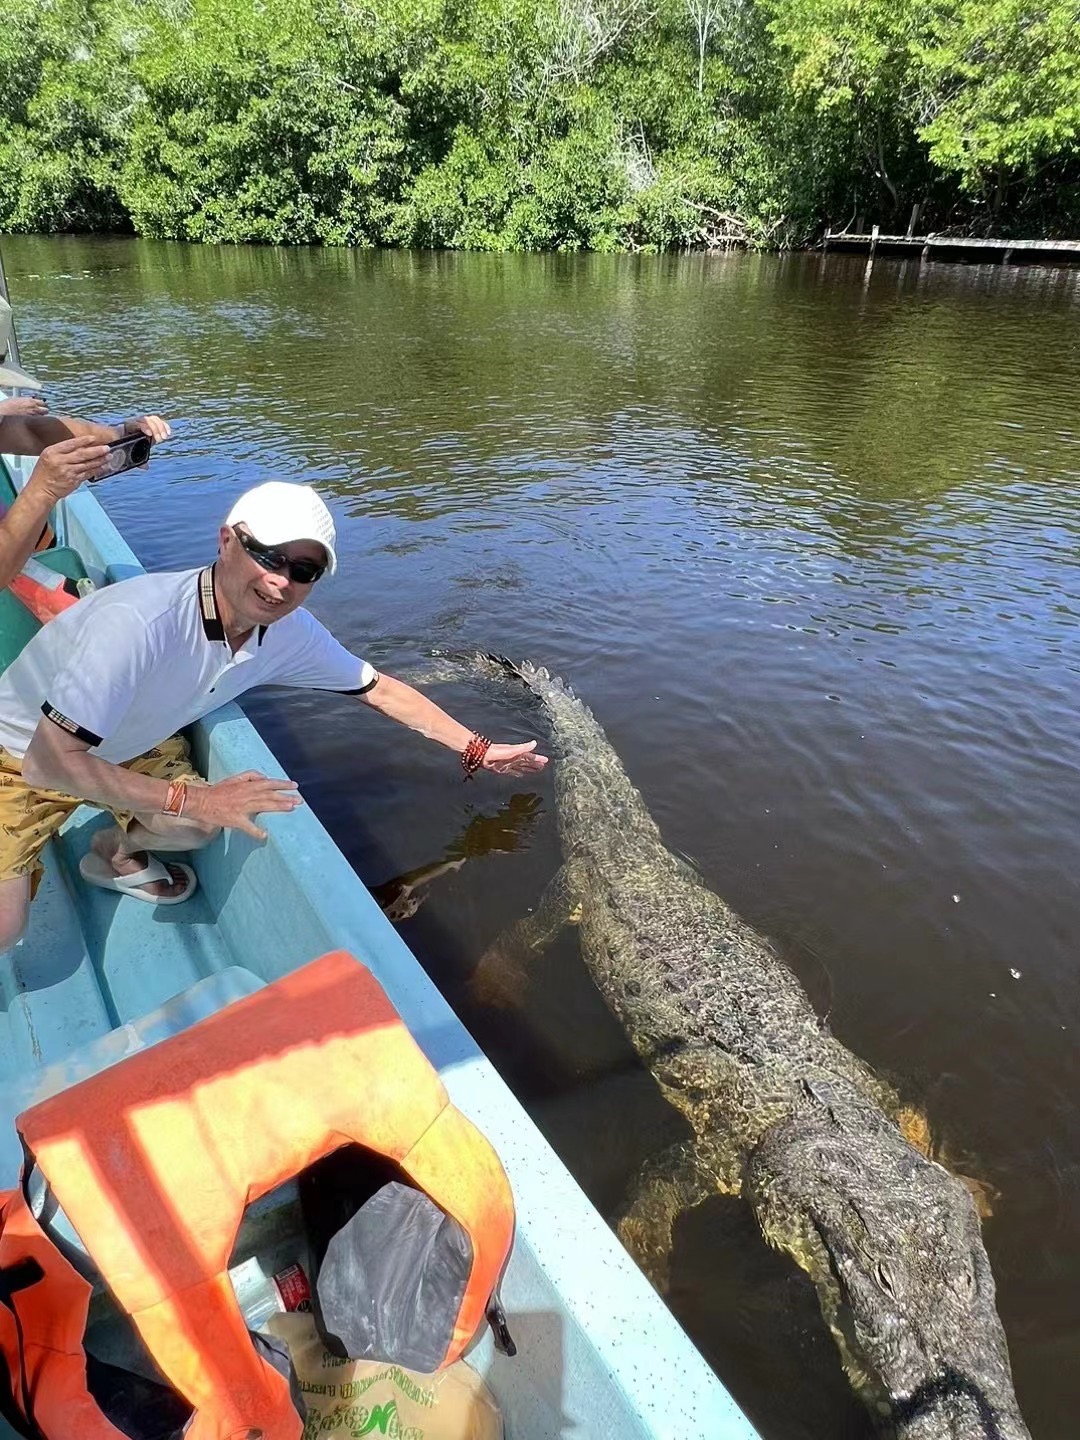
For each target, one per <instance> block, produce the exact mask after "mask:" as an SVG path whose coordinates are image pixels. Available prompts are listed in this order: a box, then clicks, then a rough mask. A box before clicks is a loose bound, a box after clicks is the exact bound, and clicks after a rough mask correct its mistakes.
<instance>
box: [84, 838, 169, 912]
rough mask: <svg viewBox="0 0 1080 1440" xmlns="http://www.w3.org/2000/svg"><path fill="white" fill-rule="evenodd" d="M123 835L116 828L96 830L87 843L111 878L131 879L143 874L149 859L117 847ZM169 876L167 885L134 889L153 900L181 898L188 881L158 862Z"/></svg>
mask: <svg viewBox="0 0 1080 1440" xmlns="http://www.w3.org/2000/svg"><path fill="white" fill-rule="evenodd" d="M122 833H123V832H122V831H121V830H120V829H119V828H118V827H112V828H110V829H108V830H99V831H98V832H97V834H96V835H94V836H93V838H92V839H91V841H90V848H91V849H92V850H93V851H94V853H95V854H96V855H100V856H101V858H102V859H103V860H107V861H108V863H109V865H110V867H111V869H112V872H113V874H114V875H135V874H137V873H138V872H139V871H140V870H145V869H146V866H147V862H148V860H149V858H150V857H149V856H148V854H147V852H146V851H145V850H136V851H134V852H132V853H129V852H128V851H126V850H124V849H123V847H122V846H121V845H119V844H118V843H117V837H118V836H119V835H121V834H122ZM161 863H162V864H163V865H164V866H165V868H166V870H168V872H169V875H170V876H171V880H170V881H165V880H151V881H150V883H149V884H147V885H140V886H139V887H138V888H139V889H140V890H141V891H142V892H143V894H145V895H149V896H151V897H152V898H153V899H155V900H172V899H175V898H176V896H178V895H182V894H183V893H184V891H185V890H186V889H187V886H188V877H187V874H186V872H185V871H184V869H183V867H182V866H180V865H170V864H169V862H168V861H167V860H163V861H162V862H161Z"/></svg>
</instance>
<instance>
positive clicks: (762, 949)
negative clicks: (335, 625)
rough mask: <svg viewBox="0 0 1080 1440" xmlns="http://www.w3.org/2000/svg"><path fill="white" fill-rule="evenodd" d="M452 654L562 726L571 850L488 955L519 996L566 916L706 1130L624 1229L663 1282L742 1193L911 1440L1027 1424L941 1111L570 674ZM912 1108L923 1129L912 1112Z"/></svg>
mask: <svg viewBox="0 0 1080 1440" xmlns="http://www.w3.org/2000/svg"><path fill="white" fill-rule="evenodd" d="M443 660H444V662H446V661H449V662H450V663H449V666H447V667H446V668H448V669H456V672H457V674H458V675H459V677H460V673H461V667H462V666H463V665H467V666H468V667H470V668H471V670H472V672H473V673H474V674H479V675H481V676H485V677H487V678H498V679H499V680H500V681H503V682H515V683H516V682H521V683H523V684H524V685H525V686H526V687H527V688H528V690H529V691H531V692H532V694H533V696H535V697H536V698H537V699H538V700H539V701H540V702H541V704H542V706H543V709H544V711H545V713H546V719H547V722H548V725H549V726H550V729H551V731H552V745H553V753H554V756H555V759H556V761H557V763H556V765H555V766H554V767H553V769H554V777H555V792H556V795H555V801H556V812H557V816H558V824H559V833H560V840H561V845H562V854H563V863H562V865H561V867H560V869H559V871H558V873H557V874H556V876H555V877H554V879H553V880H552V881H551V883H550V884H549V885H548V887H547V889H546V891H545V893H544V895H543V898H542V899H541V901H540V902H539V904H538V905H537V907H536V909H535V910H534V912H533V913H531V914H530V915H528V916H526V917H524V918H523V919H522V920H520V921H519V922H517V923H516V924H515V925H513V926H512V927H511V928H510V930H509V931H508V932H506V933H505V934H504V935H503V936H501V937H500V939H499V940H497V941H496V942H495V943H494V944H493V945H492V946H491V947H490V948H489V950H488V951H487V952H486V953H485V955H484V956H483V957H482V959H481V961H480V962H479V964H478V967H477V973H476V983H477V986H478V991H479V993H480V994H481V995H485V994H486V995H487V997H488V998H489V999H490V998H493V997H496V996H497V995H498V994H499V993H500V992H507V991H508V990H509V991H510V992H512V991H513V989H514V986H515V984H516V979H520V978H521V976H520V975H516V972H519V971H521V972H523V970H524V966H525V965H526V964H527V961H528V959H529V957H530V956H534V955H535V954H536V953H537V952H538V951H539V950H541V949H542V948H543V946H544V945H546V944H547V943H548V942H549V941H550V940H551V939H553V938H554V936H555V935H556V934H557V933H558V932H559V931H560V930H561V929H562V927H563V926H564V925H566V924H567V923H568V922H574V923H576V924H578V925H579V926H580V938H581V952H582V957H583V960H584V962H585V964H586V965H587V967H588V970H589V972H590V974H591V976H592V979H593V982H594V983H595V984H596V986H597V987H598V989H599V991H600V993H601V994H602V996H603V997H604V999H605V1001H606V1002H607V1004H608V1006H609V1007H610V1008H611V1010H612V1011H613V1012H614V1014H615V1015H616V1017H617V1018H618V1019H619V1021H620V1022H621V1023H622V1026H623V1027H624V1028H625V1031H626V1033H627V1035H628V1037H629V1039H630V1042H631V1044H632V1045H633V1047H634V1049H635V1050H636V1051H637V1053H638V1055H639V1056H640V1057H641V1059H642V1061H643V1062H644V1064H645V1065H646V1066H647V1067H648V1069H649V1070H650V1071H651V1072H652V1075H653V1076H654V1077H655V1080H656V1082H657V1083H658V1085H659V1086H660V1088H661V1091H662V1092H663V1094H664V1095H665V1097H666V1098H667V1100H668V1101H669V1102H670V1103H671V1105H673V1106H674V1107H675V1108H676V1110H678V1111H680V1112H681V1113H682V1115H683V1116H684V1117H685V1119H686V1121H687V1122H689V1126H688V1128H689V1132H690V1137H691V1138H690V1139H689V1140H687V1141H685V1142H682V1143H680V1144H678V1145H676V1146H675V1147H673V1148H671V1149H670V1150H667V1151H665V1152H664V1153H663V1154H660V1155H657V1156H656V1157H654V1158H653V1159H652V1160H650V1161H649V1162H648V1163H647V1164H646V1166H645V1169H644V1171H643V1173H642V1174H641V1176H640V1179H639V1182H638V1184H637V1186H636V1188H635V1190H634V1192H633V1194H632V1195H631V1196H630V1197H629V1199H628V1201H627V1204H626V1207H625V1210H624V1212H623V1214H622V1218H621V1220H620V1222H619V1225H618V1230H619V1234H620V1236H621V1238H622V1239H623V1242H624V1244H626V1245H627V1247H628V1248H629V1249H630V1251H631V1253H632V1254H633V1255H634V1256H635V1258H636V1259H637V1261H638V1262H639V1264H640V1265H641V1266H642V1268H643V1269H644V1270H645V1272H646V1274H647V1275H648V1276H649V1278H650V1279H651V1280H652V1281H653V1283H654V1284H656V1285H657V1287H658V1288H660V1289H661V1290H662V1289H663V1288H664V1285H665V1282H666V1279H667V1272H668V1264H669V1256H670V1252H671V1247H672V1230H673V1225H674V1222H675V1219H676V1217H677V1216H678V1215H679V1214H680V1213H681V1212H682V1211H684V1210H686V1209H688V1208H690V1207H692V1206H694V1205H697V1204H699V1203H700V1202H702V1201H704V1200H705V1199H706V1198H708V1197H709V1196H711V1195H714V1194H716V1193H717V1192H720V1193H723V1194H729V1195H741V1196H742V1197H744V1199H745V1201H746V1202H748V1203H749V1205H750V1206H751V1208H752V1210H753V1213H754V1215H755V1216H756V1219H757V1221H758V1224H759V1225H760V1228H761V1231H762V1234H763V1236H764V1238H765V1239H766V1240H767V1241H768V1242H769V1243H770V1244H771V1245H773V1246H775V1247H777V1248H778V1249H779V1250H781V1251H785V1252H787V1253H788V1254H789V1255H790V1256H791V1257H792V1258H793V1259H794V1261H795V1262H796V1263H797V1264H798V1265H799V1266H801V1267H802V1269H803V1270H804V1271H805V1272H806V1273H807V1275H808V1276H809V1278H810V1280H811V1281H812V1283H813V1285H814V1287H815V1289H816V1291H817V1296H818V1301H819V1305H820V1309H821V1313H822V1316H823V1318H824V1321H825V1323H826V1324H827V1325H828V1327H829V1329H830V1330H831V1332H832V1334H833V1337H834V1339H835V1341H836V1343H837V1346H838V1348H839V1351H840V1357H841V1360H842V1363H843V1365H844V1367H845V1370H846V1371H847V1374H848V1376H849V1378H850V1380H851V1382H852V1384H853V1385H854V1386H855V1388H856V1389H857V1391H858V1392H859V1393H860V1394H861V1395H862V1396H863V1398H864V1399H865V1400H866V1401H867V1403H868V1405H869V1406H870V1409H871V1412H872V1414H873V1416H874V1417H875V1420H876V1422H877V1424H878V1426H879V1428H880V1429H881V1430H882V1431H883V1432H884V1433H886V1434H891V1435H894V1436H896V1437H898V1440H1029V1432H1028V1430H1027V1428H1026V1426H1025V1424H1024V1421H1023V1419H1022V1417H1021V1414H1020V1410H1019V1406H1018V1404H1017V1400H1016V1396H1015V1392H1014V1388H1013V1381H1012V1373H1011V1368H1010V1363H1009V1354H1008V1349H1007V1345H1006V1340H1005V1334H1004V1330H1003V1327H1002V1324H1001V1321H1000V1319H999V1317H998V1314H997V1310H996V1307H995V1289H994V1280H993V1276H992V1274H991V1270H990V1264H989V1260H988V1258H987V1254H986V1250H985V1248H984V1245H983V1240H982V1233H981V1226H980V1220H979V1215H978V1212H977V1209H976V1205H975V1202H974V1199H973V1196H972V1192H971V1190H970V1189H969V1188H968V1186H967V1185H965V1184H964V1183H963V1182H962V1181H961V1179H960V1178H958V1177H957V1176H956V1175H954V1174H952V1173H951V1172H950V1171H949V1170H948V1169H946V1168H945V1167H944V1166H943V1165H942V1164H939V1163H938V1162H937V1161H936V1160H934V1159H933V1158H931V1156H930V1154H929V1150H928V1147H927V1145H926V1144H925V1133H923V1134H920V1131H922V1132H925V1121H923V1120H922V1119H921V1117H918V1115H917V1112H906V1111H905V1108H904V1106H903V1105H902V1104H901V1100H900V1097H899V1095H898V1094H897V1092H896V1091H895V1090H894V1089H893V1087H892V1086H891V1085H889V1084H888V1083H887V1082H886V1081H885V1080H883V1079H882V1078H880V1077H879V1076H877V1075H876V1074H875V1073H874V1072H873V1070H872V1069H871V1068H870V1067H869V1066H868V1065H867V1064H866V1063H864V1062H863V1061H862V1060H861V1059H859V1058H858V1057H857V1056H856V1055H854V1054H853V1053H852V1052H851V1051H850V1050H848V1049H847V1048H846V1047H845V1046H844V1045H843V1044H841V1042H840V1041H839V1040H838V1039H837V1038H836V1037H835V1036H834V1035H832V1033H831V1032H830V1030H829V1028H828V1026H827V1025H826V1023H825V1022H824V1020H823V1019H821V1018H820V1017H819V1016H818V1015H817V1013H816V1012H815V1010H814V1008H813V1006H812V1005H811V1003H810V1000H809V999H808V997H807V995H806V994H805V992H804V991H803V989H802V986H801V985H800V984H799V982H798V980H797V979H796V977H795V975H794V974H793V972H792V971H791V970H790V969H789V968H788V967H787V966H786V965H785V964H784V963H783V961H782V960H781V959H780V957H779V955H778V954H777V952H776V951H775V950H774V948H773V947H772V945H771V944H770V943H769V942H768V941H767V940H766V939H765V938H764V937H763V936H762V935H760V934H759V933H758V932H757V931H756V930H754V929H753V927H752V926H750V925H749V924H747V923H746V922H745V921H744V920H742V919H741V918H740V917H739V916H738V915H737V914H736V913H735V912H734V910H732V909H731V907H730V906H729V905H727V904H726V903H725V902H724V900H722V899H721V898H720V896H719V895H717V894H716V893H715V892H714V891H712V890H710V889H709V888H708V886H707V885H706V883H705V881H704V879H703V878H702V876H701V875H699V874H698V873H697V871H696V870H695V869H694V868H693V866H692V865H690V864H689V863H688V862H687V861H686V860H684V859H683V858H681V857H680V856H678V855H676V854H675V853H673V851H671V850H670V849H669V848H668V847H667V846H666V845H665V844H664V841H663V839H662V837H661V833H660V830H659V827H658V826H657V824H656V821H655V820H654V819H653V817H652V816H651V815H650V813H649V811H648V809H647V808H646V805H645V802H644V800H643V799H642V796H641V795H640V793H639V792H638V790H637V789H636V788H635V786H634V784H633V783H632V781H631V780H630V778H629V776H628V775H627V773H626V771H625V770H624V768H623V766H622V764H621V762H620V760H619V758H618V756H617V755H616V753H615V751H614V749H613V747H612V746H611V744H610V742H609V741H608V739H607V737H606V735H605V733H604V731H603V729H602V728H601V726H600V724H599V723H598V722H597V720H596V719H595V717H594V716H593V714H592V712H591V711H590V710H589V709H588V708H587V706H586V705H584V704H583V703H582V702H581V701H580V700H579V699H578V698H577V697H576V696H575V694H574V692H573V690H572V689H571V688H570V687H569V686H568V685H566V684H565V683H564V682H563V681H562V680H560V679H558V678H557V677H554V676H552V675H549V674H548V672H547V671H546V670H545V669H543V668H539V667H536V666H533V665H530V664H520V665H516V664H513V663H511V662H510V661H508V660H505V659H503V658H502V657H498V656H481V655H477V656H469V657H462V656H455V657H448V656H443ZM913 1119H914V1120H916V1122H917V1123H915V1124H912V1123H911V1122H912V1120H913Z"/></svg>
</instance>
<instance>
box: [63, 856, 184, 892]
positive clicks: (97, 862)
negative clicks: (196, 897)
mask: <svg viewBox="0 0 1080 1440" xmlns="http://www.w3.org/2000/svg"><path fill="white" fill-rule="evenodd" d="M146 858H147V864H146V867H145V869H143V870H136V871H134V872H133V873H132V874H131V875H117V873H116V872H115V870H114V869H113V868H112V866H111V865H110V864H109V862H108V861H107V860H106V859H105V858H104V856H102V855H99V854H98V853H97V851H96V850H90V851H88V852H87V853H86V854H85V855H84V856H83V857H82V859H81V860H80V861H79V874H80V875H81V876H82V878H83V879H84V880H85V881H86V883H87V884H88V885H97V886H98V887H99V889H101V890H116V891H118V892H119V893H120V894H121V895H130V896H131V897H132V899H133V900H145V901H146V903H147V904H148V905H180V904H182V903H183V902H184V901H185V900H186V899H188V897H189V896H190V895H191V894H192V892H193V891H194V889H195V887H196V886H197V885H198V883H199V882H198V880H197V879H196V878H195V871H194V870H192V868H191V866H190V865H181V864H180V863H179V861H176V860H174V861H173V862H172V863H173V865H175V867H176V869H177V870H182V871H183V872H184V878H185V880H186V882H187V883H186V885H185V887H184V889H183V890H181V892H180V894H179V895H148V894H147V893H146V891H145V890H140V888H139V887H140V885H152V884H153V883H154V881H155V880H164V881H166V882H167V883H172V882H173V877H172V875H170V874H169V871H168V870H167V869H166V867H165V866H164V865H163V864H162V863H161V861H160V860H157V859H155V857H154V856H153V855H149V854H148V855H147V857H146Z"/></svg>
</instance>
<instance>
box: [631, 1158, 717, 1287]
mask: <svg viewBox="0 0 1080 1440" xmlns="http://www.w3.org/2000/svg"><path fill="white" fill-rule="evenodd" d="M741 1179H742V1166H741V1161H740V1159H739V1156H738V1154H737V1153H736V1150H735V1147H734V1146H732V1150H731V1154H730V1156H728V1157H726V1158H725V1157H723V1156H721V1154H720V1153H719V1152H718V1151H716V1150H714V1149H713V1146H712V1145H710V1147H709V1153H708V1155H707V1156H706V1155H704V1154H703V1153H702V1150H701V1147H700V1145H699V1143H698V1141H697V1140H696V1139H690V1140H680V1141H679V1142H678V1143H677V1144H675V1145H672V1146H669V1147H668V1149H666V1150H662V1151H660V1152H659V1154H657V1155H654V1156H653V1157H652V1159H651V1160H649V1161H647V1162H646V1164H645V1167H644V1168H643V1170H642V1172H641V1174H640V1175H639V1177H638V1180H637V1184H636V1185H635V1187H634V1190H633V1192H632V1194H631V1196H630V1199H629V1201H628V1203H627V1205H626V1208H625V1209H624V1211H623V1213H622V1216H621V1217H620V1219H619V1222H618V1225H617V1227H616V1228H617V1230H618V1233H619V1239H620V1240H621V1241H622V1243H623V1244H624V1245H625V1246H626V1248H627V1250H629V1251H630V1254H631V1255H632V1256H633V1257H634V1259H635V1260H636V1261H637V1263H638V1265H639V1266H640V1267H641V1269H642V1270H643V1271H644V1272H645V1274H646V1276H647V1277H648V1278H649V1280H650V1281H651V1282H652V1284H653V1285H654V1286H655V1287H656V1289H657V1290H659V1291H660V1292H661V1294H663V1293H664V1292H665V1291H666V1290H667V1287H668V1281H669V1278H670V1276H669V1270H670V1265H671V1248H672V1239H673V1231H674V1228H675V1221H676V1220H677V1219H678V1217H679V1216H680V1215H681V1214H682V1213H683V1211H684V1210H692V1209H693V1208H694V1207H695V1206H696V1205H700V1204H701V1202H702V1201H703V1200H707V1199H708V1198H709V1196H710V1195H717V1194H726V1195H737V1194H738V1193H739V1190H740V1188H741Z"/></svg>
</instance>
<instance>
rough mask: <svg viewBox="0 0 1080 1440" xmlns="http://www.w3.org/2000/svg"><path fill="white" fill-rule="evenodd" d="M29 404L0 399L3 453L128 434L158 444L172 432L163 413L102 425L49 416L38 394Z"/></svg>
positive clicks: (38, 450)
mask: <svg viewBox="0 0 1080 1440" xmlns="http://www.w3.org/2000/svg"><path fill="white" fill-rule="evenodd" d="M30 403H32V404H33V406H34V409H33V411H30V410H29V409H28V408H27V405H28V402H27V401H26V399H25V398H24V397H22V396H19V397H16V399H14V400H4V401H0V454H2V455H40V454H41V452H42V451H43V450H44V449H46V447H48V446H50V445H56V444H59V443H61V442H62V441H64V440H72V439H88V440H96V441H97V442H98V444H100V445H108V444H109V443H110V442H111V441H115V440H122V439H123V438H124V437H125V436H126V435H145V436H147V437H148V439H149V440H150V443H151V444H157V442H158V441H159V440H167V439H168V438H169V436H170V435H171V434H172V430H171V428H170V426H169V423H168V421H167V420H163V419H162V418H161V416H160V415H136V416H135V417H134V418H133V419H131V420H122V421H121V422H120V424H119V425H103V424H101V423H100V422H99V421H97V420H80V419H78V417H77V416H75V415H50V414H49V413H48V412H47V410H46V409H45V402H44V401H43V400H41V399H39V398H37V397H34V399H33V401H32V402H30ZM5 407H9V408H7V409H5ZM11 407H22V408H11Z"/></svg>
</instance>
